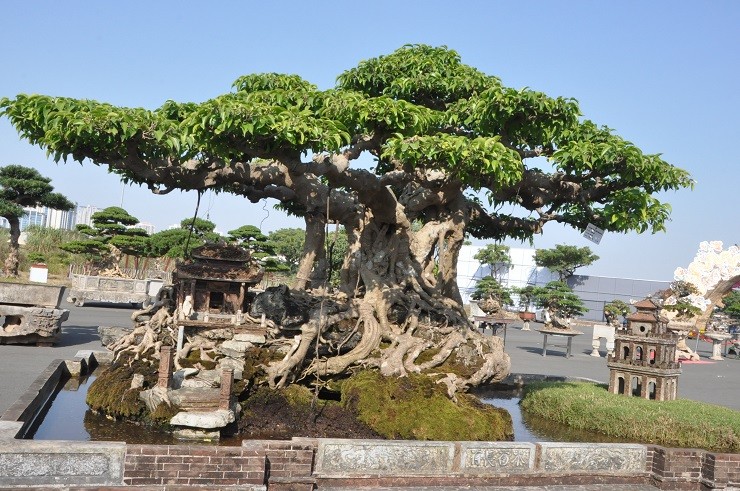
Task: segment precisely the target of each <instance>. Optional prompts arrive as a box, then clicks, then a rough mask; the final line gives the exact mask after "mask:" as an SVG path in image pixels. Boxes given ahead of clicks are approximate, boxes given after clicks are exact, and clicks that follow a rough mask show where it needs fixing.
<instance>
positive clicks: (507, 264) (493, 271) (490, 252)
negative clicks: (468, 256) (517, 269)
mask: <svg viewBox="0 0 740 491" xmlns="http://www.w3.org/2000/svg"><path fill="white" fill-rule="evenodd" d="M473 257H474V258H475V259H477V260H478V261H480V263H481V264H486V265H488V267H489V268H490V274H489V276H492V277H493V278H496V279H497V280H498V281H499V282H500V281H502V280H503V276H504V273H508V271H509V270H510V269H511V256H510V255H509V246H505V245H503V244H488V245H487V246H486V247H484V248H483V249H481V250H480V251H478V252H477V253H476V255H475V256H473Z"/></svg>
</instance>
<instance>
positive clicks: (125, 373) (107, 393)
mask: <svg viewBox="0 0 740 491" xmlns="http://www.w3.org/2000/svg"><path fill="white" fill-rule="evenodd" d="M135 373H141V374H143V375H144V383H145V387H146V386H150V387H151V386H152V385H153V384H154V383H156V380H157V373H156V371H152V368H151V366H150V365H149V364H147V363H141V362H140V363H133V364H132V365H131V366H128V365H126V364H125V363H121V364H115V365H111V366H110V367H108V368H107V369H105V370H103V371H102V372H101V373H100V374H98V376H97V378H96V379H95V381H93V383H92V384H90V388H89V389H88V391H87V397H86V399H85V401H86V402H87V405H88V406H90V408H91V409H93V410H95V411H99V412H103V413H105V414H107V415H108V416H111V417H113V418H126V419H135V420H141V419H145V417H146V415H147V412H148V411H147V409H146V405H145V404H144V402H143V401H141V400H140V399H139V392H140V391H141V389H132V388H131V380H132V379H133V376H134V374H135Z"/></svg>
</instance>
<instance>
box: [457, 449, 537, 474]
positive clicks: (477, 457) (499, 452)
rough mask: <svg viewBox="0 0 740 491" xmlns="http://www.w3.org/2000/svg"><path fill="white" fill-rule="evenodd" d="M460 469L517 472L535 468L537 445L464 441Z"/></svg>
mask: <svg viewBox="0 0 740 491" xmlns="http://www.w3.org/2000/svg"><path fill="white" fill-rule="evenodd" d="M460 448H461V451H462V457H461V459H460V471H461V472H464V473H466V474H475V473H486V474H489V473H494V474H497V473H516V472H525V471H530V470H533V469H534V457H535V448H536V447H535V445H534V444H533V443H513V442H495V443H494V442H491V443H487V442H463V443H461V444H460Z"/></svg>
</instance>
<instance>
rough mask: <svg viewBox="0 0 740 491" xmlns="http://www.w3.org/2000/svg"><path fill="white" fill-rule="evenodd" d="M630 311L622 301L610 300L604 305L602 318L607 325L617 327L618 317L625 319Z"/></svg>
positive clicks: (619, 324) (627, 305) (619, 323)
mask: <svg viewBox="0 0 740 491" xmlns="http://www.w3.org/2000/svg"><path fill="white" fill-rule="evenodd" d="M630 311H631V309H630V306H629V304H628V303H626V302H623V301H622V300H612V301H611V302H609V303H607V304H605V305H604V318H605V319H606V322H607V324H611V325H613V326H616V327H619V326H621V322H619V317H623V318H624V317H626V316H627V315H628V314H629V313H630Z"/></svg>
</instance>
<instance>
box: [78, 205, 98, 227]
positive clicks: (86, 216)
mask: <svg viewBox="0 0 740 491" xmlns="http://www.w3.org/2000/svg"><path fill="white" fill-rule="evenodd" d="M100 210H102V208H98V207H97V206H92V205H87V206H79V205H78V206H77V219H76V220H75V225H89V226H91V227H92V215H93V213H95V212H97V211H100Z"/></svg>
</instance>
